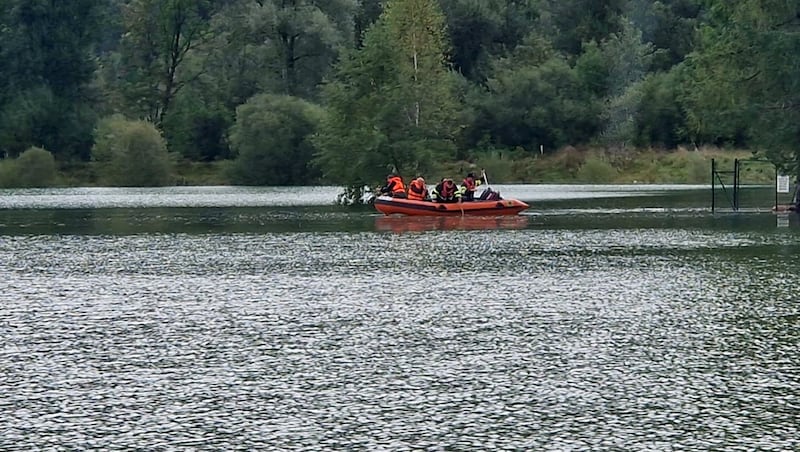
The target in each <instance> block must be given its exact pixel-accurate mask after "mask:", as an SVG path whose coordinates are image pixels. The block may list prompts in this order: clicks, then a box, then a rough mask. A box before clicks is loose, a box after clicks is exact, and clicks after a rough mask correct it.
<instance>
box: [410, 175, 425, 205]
mask: <svg viewBox="0 0 800 452" xmlns="http://www.w3.org/2000/svg"><path fill="white" fill-rule="evenodd" d="M408 199H411V200H414V201H427V200H428V188H427V187H426V186H425V179H423V178H422V177H418V178H416V179H414V180H412V181H411V183H409V184H408Z"/></svg>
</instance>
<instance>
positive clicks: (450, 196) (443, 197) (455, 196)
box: [431, 178, 461, 202]
mask: <svg viewBox="0 0 800 452" xmlns="http://www.w3.org/2000/svg"><path fill="white" fill-rule="evenodd" d="M431 198H433V200H434V201H436V202H461V192H460V191H459V189H458V187H457V186H456V183H455V182H453V179H448V178H442V181H441V182H439V183H438V184H436V187H434V188H433V191H432V192H431Z"/></svg>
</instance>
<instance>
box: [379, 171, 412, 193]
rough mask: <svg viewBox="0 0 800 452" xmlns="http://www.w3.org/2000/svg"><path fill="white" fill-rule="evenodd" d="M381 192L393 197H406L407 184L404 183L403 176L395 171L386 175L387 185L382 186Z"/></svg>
mask: <svg viewBox="0 0 800 452" xmlns="http://www.w3.org/2000/svg"><path fill="white" fill-rule="evenodd" d="M381 194H382V195H388V196H391V197H393V198H405V197H406V186H405V184H403V178H402V177H400V176H398V175H397V174H395V173H391V174H389V175H388V176H386V185H384V186H383V187H381Z"/></svg>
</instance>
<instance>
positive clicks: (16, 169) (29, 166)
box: [0, 147, 58, 188]
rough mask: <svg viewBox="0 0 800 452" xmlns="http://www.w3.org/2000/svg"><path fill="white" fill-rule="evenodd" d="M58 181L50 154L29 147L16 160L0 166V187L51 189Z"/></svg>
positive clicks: (6, 161)
mask: <svg viewBox="0 0 800 452" xmlns="http://www.w3.org/2000/svg"><path fill="white" fill-rule="evenodd" d="M57 181H58V170H57V169H56V160H55V158H54V157H53V154H51V153H50V152H48V151H46V150H44V149H42V148H38V147H30V148H28V149H27V150H26V151H25V152H23V153H22V154H20V156H19V157H18V158H17V159H14V160H11V159H6V160H3V162H2V164H0V186H3V187H24V188H27V187H52V186H53V185H56V183H57Z"/></svg>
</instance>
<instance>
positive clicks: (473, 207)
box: [375, 196, 529, 217]
mask: <svg viewBox="0 0 800 452" xmlns="http://www.w3.org/2000/svg"><path fill="white" fill-rule="evenodd" d="M528 207H529V206H528V205H527V204H525V203H524V202H522V201H520V200H517V199H499V200H493V201H479V200H475V201H467V202H448V203H445V202H432V201H412V200H409V199H402V198H392V197H389V196H378V197H377V198H375V208H376V209H378V211H379V212H381V213H383V214H385V215H394V214H398V215H422V216H438V217H447V216H465V215H475V216H496V215H517V214H518V213H520V212H522V211H523V210H525V209H527V208H528Z"/></svg>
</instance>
